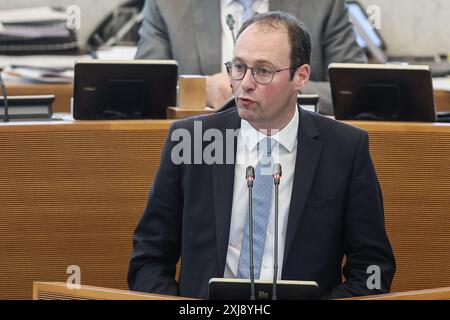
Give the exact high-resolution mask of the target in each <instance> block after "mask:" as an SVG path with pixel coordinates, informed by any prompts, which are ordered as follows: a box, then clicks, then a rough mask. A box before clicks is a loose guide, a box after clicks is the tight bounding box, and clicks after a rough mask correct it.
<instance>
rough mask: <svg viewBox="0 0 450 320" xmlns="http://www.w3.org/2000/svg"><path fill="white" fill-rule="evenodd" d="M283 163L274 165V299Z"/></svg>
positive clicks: (275, 294)
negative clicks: (279, 197) (279, 193)
mask: <svg viewBox="0 0 450 320" xmlns="http://www.w3.org/2000/svg"><path fill="white" fill-rule="evenodd" d="M281 175H282V171H281V165H280V164H279V163H275V165H274V167H273V184H274V185H275V232H274V245H273V247H274V248H273V252H274V253H273V289H272V300H277V276H278V192H279V187H280V180H281Z"/></svg>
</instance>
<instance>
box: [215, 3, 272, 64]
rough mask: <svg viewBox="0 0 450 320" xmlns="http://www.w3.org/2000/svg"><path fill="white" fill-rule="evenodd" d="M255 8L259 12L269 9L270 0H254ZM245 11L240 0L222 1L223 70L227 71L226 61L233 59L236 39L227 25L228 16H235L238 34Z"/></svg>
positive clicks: (235, 26) (235, 31)
mask: <svg viewBox="0 0 450 320" xmlns="http://www.w3.org/2000/svg"><path fill="white" fill-rule="evenodd" d="M253 10H254V11H255V12H258V13H264V12H267V11H269V0H255V1H253ZM243 11H244V7H243V5H242V4H241V3H240V2H239V1H238V0H221V1H220V19H221V22H222V71H225V65H224V64H225V62H228V61H230V60H232V59H233V48H234V41H233V35H232V34H231V31H230V28H229V27H228V25H227V16H228V15H229V14H231V15H232V16H233V18H234V21H235V25H234V35H235V36H237V33H238V31H239V29H240V28H241V25H242V22H243V21H241V20H242V19H241V17H242V13H243Z"/></svg>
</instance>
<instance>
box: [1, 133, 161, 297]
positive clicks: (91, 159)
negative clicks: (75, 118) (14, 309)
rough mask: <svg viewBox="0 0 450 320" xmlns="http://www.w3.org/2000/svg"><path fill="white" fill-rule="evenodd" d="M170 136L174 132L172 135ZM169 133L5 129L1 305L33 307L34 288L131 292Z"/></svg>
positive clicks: (2, 146)
mask: <svg viewBox="0 0 450 320" xmlns="http://www.w3.org/2000/svg"><path fill="white" fill-rule="evenodd" d="M165 127H167V125H166V126H165ZM166 134H167V129H152V126H148V124H147V126H141V127H137V128H134V127H133V126H132V127H125V128H121V127H113V128H108V127H105V126H103V125H95V124H92V125H86V126H84V125H80V126H77V125H75V124H74V125H72V124H68V125H67V126H65V125H55V126H45V125H43V126H40V128H37V129H36V130H34V129H32V128H31V127H29V126H28V127H27V126H25V127H20V126H13V125H12V126H11V127H1V128H0V239H1V240H0V252H1V259H0V299H31V298H32V284H33V281H38V280H51V281H61V282H65V281H66V279H67V278H68V276H69V275H68V274H66V269H67V267H68V266H70V265H77V266H79V267H80V268H81V283H82V284H91V285H96V286H103V287H111V288H119V289H127V283H126V276H127V270H128V261H129V257H130V253H131V248H132V234H133V231H134V228H135V226H136V224H137V222H138V220H139V218H140V215H141V214H142V210H143V208H144V207H145V204H146V201H147V194H148V191H149V187H150V185H151V183H152V179H153V176H154V174H155V171H156V169H157V167H158V165H159V161H160V153H161V147H162V145H163V142H164V140H165V136H166Z"/></svg>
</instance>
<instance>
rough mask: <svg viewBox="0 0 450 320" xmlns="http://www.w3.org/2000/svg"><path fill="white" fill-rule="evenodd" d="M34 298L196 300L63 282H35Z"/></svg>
mask: <svg viewBox="0 0 450 320" xmlns="http://www.w3.org/2000/svg"><path fill="white" fill-rule="evenodd" d="M33 300H196V299H192V298H184V297H178V296H168V295H162V294H155V293H145V292H136V291H128V290H118V289H112V288H103V287H95V286H86V285H79V286H75V284H72V283H70V284H67V283H63V282H34V283H33Z"/></svg>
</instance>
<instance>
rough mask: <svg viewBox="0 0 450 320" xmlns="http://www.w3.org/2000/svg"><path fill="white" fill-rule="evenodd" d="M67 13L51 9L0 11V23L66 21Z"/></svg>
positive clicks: (35, 8)
mask: <svg viewBox="0 0 450 320" xmlns="http://www.w3.org/2000/svg"><path fill="white" fill-rule="evenodd" d="M66 20H67V13H65V12H60V11H57V10H55V9H52V8H51V7H46V6H44V7H34V8H20V9H6V10H0V22H1V23H4V24H8V23H14V24H16V23H39V22H48V21H66Z"/></svg>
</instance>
